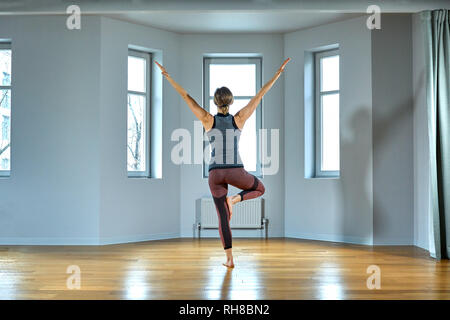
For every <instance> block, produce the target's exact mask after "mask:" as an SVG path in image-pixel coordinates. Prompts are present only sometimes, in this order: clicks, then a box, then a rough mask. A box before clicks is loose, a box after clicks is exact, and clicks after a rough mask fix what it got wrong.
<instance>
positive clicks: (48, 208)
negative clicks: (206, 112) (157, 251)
mask: <svg viewBox="0 0 450 320" xmlns="http://www.w3.org/2000/svg"><path fill="white" fill-rule="evenodd" d="M178 37H179V36H178V35H177V34H174V33H171V32H165V31H161V30H158V29H153V28H148V27H143V26H138V25H132V24H128V23H124V22H120V21H114V20H110V19H106V18H100V17H83V19H82V25H81V30H72V31H70V30H68V29H67V28H66V18H65V17H55V16H52V17H47V16H39V17H30V16H27V17H2V18H1V19H0V39H12V46H13V61H12V64H13V71H12V72H13V96H12V132H11V138H12V175H11V177H10V178H6V179H0V197H1V199H0V243H2V244H7V243H11V244H19V243H20V244H97V243H113V242H127V241H138V240H149V239H155V238H157V239H160V238H167V237H177V236H178V235H179V197H178V193H177V192H175V193H174V192H173V191H174V190H178V188H179V169H178V167H176V166H174V165H172V163H171V162H170V160H169V157H170V149H169V147H168V146H169V143H170V142H169V141H170V133H171V132H172V130H173V129H174V128H177V127H178V123H179V113H178V110H177V107H178V103H179V99H178V97H177V95H176V92H174V91H173V90H172V88H170V87H167V86H165V87H164V91H163V99H164V102H165V103H164V110H163V115H162V118H163V120H164V126H163V129H162V144H163V150H162V151H163V156H162V161H163V167H162V178H161V179H128V178H127V172H126V120H124V119H126V118H127V117H126V107H125V106H126V81H127V50H128V45H130V44H132V45H140V46H142V47H144V48H147V49H154V50H155V51H157V52H158V53H157V55H158V57H159V58H160V59H161V62H162V61H164V62H165V63H167V65H168V66H170V67H169V70H170V72H171V73H172V74H173V75H174V76H177V75H178V52H179V51H178V44H179V38H178ZM158 76H159V79H156V80H157V81H159V82H160V83H162V77H161V76H160V73H158V75H157V77H158ZM157 77H156V78H157ZM156 80H155V81H156ZM159 125H161V123H160V124H159Z"/></svg>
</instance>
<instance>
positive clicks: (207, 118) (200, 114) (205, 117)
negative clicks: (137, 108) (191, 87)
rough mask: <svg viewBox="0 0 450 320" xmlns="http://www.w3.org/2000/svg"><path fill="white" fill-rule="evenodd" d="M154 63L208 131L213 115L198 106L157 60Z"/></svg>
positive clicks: (211, 124)
mask: <svg viewBox="0 0 450 320" xmlns="http://www.w3.org/2000/svg"><path fill="white" fill-rule="evenodd" d="M155 63H156V64H157V65H158V67H159V68H160V69H161V73H162V74H163V76H164V77H165V78H166V79H167V81H169V82H170V84H171V85H172V86H173V87H174V88H175V90H176V91H177V92H178V93H179V94H180V96H181V97H182V98H183V100H184V101H185V102H186V103H187V105H188V107H189V109H191V111H192V112H193V113H194V115H195V116H196V117H197V119H198V120H200V121H201V122H202V124H203V127H204V128H205V130H206V131H208V130H209V129H211V128H212V126H213V124H214V117H213V116H212V115H211V114H210V113H209V112H208V111H206V110H205V109H203V108H202V107H200V106H199V105H198V103H197V102H196V101H195V100H194V99H193V98H192V97H191V96H190V95H189V94H188V93H187V91H186V90H184V88H183V87H182V86H180V85H179V84H178V83H176V82H175V80H173V79H172V77H171V76H170V75H169V74H168V73H167V71H166V69H165V68H164V67H163V66H162V65H160V64H159V63H158V62H157V61H155Z"/></svg>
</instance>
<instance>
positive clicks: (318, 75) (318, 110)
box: [314, 49, 341, 178]
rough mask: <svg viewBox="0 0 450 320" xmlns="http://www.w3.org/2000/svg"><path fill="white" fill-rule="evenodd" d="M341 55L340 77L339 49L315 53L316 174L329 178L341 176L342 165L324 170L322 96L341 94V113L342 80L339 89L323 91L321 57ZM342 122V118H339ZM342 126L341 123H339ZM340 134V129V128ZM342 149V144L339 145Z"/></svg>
mask: <svg viewBox="0 0 450 320" xmlns="http://www.w3.org/2000/svg"><path fill="white" fill-rule="evenodd" d="M334 56H338V57H339V75H338V76H339V79H340V74H341V68H340V61H341V59H340V52H339V49H331V50H325V51H319V52H315V53H314V78H315V82H314V91H315V92H314V97H315V103H314V108H315V111H314V114H315V128H316V132H315V142H314V144H315V176H316V177H319V178H320V177H329V178H338V177H339V176H340V167H341V166H340V165H339V170H322V159H323V153H322V150H323V145H322V140H323V139H322V138H323V135H322V133H323V126H322V97H323V96H326V95H331V94H338V95H339V113H340V104H341V103H340V99H341V94H340V81H339V88H338V89H337V90H328V91H322V89H321V88H322V72H321V71H322V70H321V63H320V61H321V59H323V58H326V57H334ZM338 121H339V122H340V119H339V120H338ZM339 127H340V125H339ZM339 135H340V130H339ZM339 149H340V146H339ZM339 162H340V152H339Z"/></svg>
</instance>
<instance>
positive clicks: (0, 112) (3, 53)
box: [0, 43, 11, 176]
mask: <svg viewBox="0 0 450 320" xmlns="http://www.w3.org/2000/svg"><path fill="white" fill-rule="evenodd" d="M0 119H1V121H2V122H1V126H2V127H1V136H0V163H1V166H0V176H9V174H10V170H11V168H10V163H11V139H10V138H11V134H10V132H11V44H10V43H0Z"/></svg>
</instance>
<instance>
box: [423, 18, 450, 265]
mask: <svg viewBox="0 0 450 320" xmlns="http://www.w3.org/2000/svg"><path fill="white" fill-rule="evenodd" d="M422 21H423V23H424V31H425V47H426V59H427V61H426V65H427V110H428V137H429V143H430V145H429V147H430V215H431V217H430V218H431V221H430V222H431V230H430V231H431V232H430V233H431V240H432V241H433V240H434V251H435V254H433V251H431V252H432V255H433V256H434V257H435V258H437V259H448V258H449V256H450V103H449V93H450V89H449V87H450V34H449V23H450V21H449V10H433V11H424V12H422Z"/></svg>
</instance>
